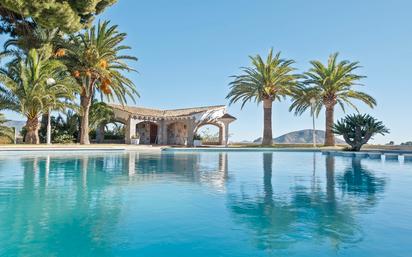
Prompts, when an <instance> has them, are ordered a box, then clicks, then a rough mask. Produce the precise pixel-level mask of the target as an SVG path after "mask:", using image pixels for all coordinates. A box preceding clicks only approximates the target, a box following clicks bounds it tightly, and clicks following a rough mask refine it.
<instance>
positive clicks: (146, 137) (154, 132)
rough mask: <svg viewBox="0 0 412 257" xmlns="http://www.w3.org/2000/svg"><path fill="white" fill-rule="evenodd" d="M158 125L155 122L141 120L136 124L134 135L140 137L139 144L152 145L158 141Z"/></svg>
mask: <svg viewBox="0 0 412 257" xmlns="http://www.w3.org/2000/svg"><path fill="white" fill-rule="evenodd" d="M158 130H159V126H158V125H157V124H156V123H155V122H151V121H143V122H140V123H137V124H136V136H138V137H139V138H140V144H143V145H153V144H157V143H158V138H157V136H158Z"/></svg>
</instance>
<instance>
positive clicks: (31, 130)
mask: <svg viewBox="0 0 412 257" xmlns="http://www.w3.org/2000/svg"><path fill="white" fill-rule="evenodd" d="M50 55H51V51H50V50H49V49H48V48H43V49H38V50H36V49H32V50H30V51H29V52H28V54H27V56H24V57H22V58H19V59H18V60H13V61H11V62H10V64H9V65H8V68H7V69H2V70H0V82H1V83H2V85H0V94H1V95H2V98H6V99H8V106H7V108H8V109H10V110H13V111H16V112H19V113H21V114H23V115H24V116H26V118H27V122H26V126H25V128H26V130H27V133H26V136H25V142H26V143H30V144H38V143H39V135H38V130H39V128H40V126H39V117H40V116H41V115H42V114H44V113H46V112H48V110H49V109H50V108H53V109H62V108H64V107H65V106H67V104H68V103H67V99H72V98H73V96H74V94H75V92H76V88H77V87H74V86H73V85H75V84H74V83H73V81H72V79H71V76H69V75H68V74H67V72H66V70H65V66H64V65H63V64H62V63H61V62H59V61H58V60H53V59H50ZM51 81H52V83H51Z"/></svg>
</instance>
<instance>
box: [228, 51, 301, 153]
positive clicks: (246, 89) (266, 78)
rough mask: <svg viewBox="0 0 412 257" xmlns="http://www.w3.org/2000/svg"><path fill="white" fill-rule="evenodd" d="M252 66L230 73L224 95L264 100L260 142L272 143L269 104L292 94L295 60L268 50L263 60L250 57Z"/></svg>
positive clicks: (295, 81) (235, 100)
mask: <svg viewBox="0 0 412 257" xmlns="http://www.w3.org/2000/svg"><path fill="white" fill-rule="evenodd" d="M250 59H251V60H252V67H244V68H242V72H243V74H242V75H237V76H233V77H234V81H232V82H231V83H230V87H231V88H230V92H229V94H228V95H227V96H226V98H227V99H229V100H230V101H229V103H230V104H232V103H235V102H238V101H240V102H242V108H243V107H244V105H245V104H246V103H247V102H250V101H254V102H256V103H260V102H263V114H264V118H263V119H264V120H263V141H262V145H272V143H273V137H272V104H273V102H274V101H276V100H278V101H280V100H282V99H284V98H285V97H286V96H288V95H291V94H292V91H293V88H294V87H296V86H297V84H298V83H297V79H298V78H299V76H298V75H296V74H293V72H294V71H295V68H293V66H292V65H293V64H294V61H293V60H288V59H282V58H280V52H279V53H277V54H276V55H273V49H271V50H270V52H269V55H268V56H267V58H266V61H265V60H263V59H262V57H260V56H259V55H256V56H254V57H250Z"/></svg>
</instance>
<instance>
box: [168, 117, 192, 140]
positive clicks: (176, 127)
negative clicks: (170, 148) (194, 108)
mask: <svg viewBox="0 0 412 257" xmlns="http://www.w3.org/2000/svg"><path fill="white" fill-rule="evenodd" d="M187 135H188V133H187V125H186V124H184V123H182V122H175V123H172V124H170V125H168V126H167V144H169V145H184V144H185V141H186V140H187Z"/></svg>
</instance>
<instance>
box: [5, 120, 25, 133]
mask: <svg viewBox="0 0 412 257" xmlns="http://www.w3.org/2000/svg"><path fill="white" fill-rule="evenodd" d="M5 125H6V126H7V127H11V128H17V130H18V131H21V130H22V128H23V127H24V126H25V125H26V122H25V121H22V120H9V121H8V122H6V123H5Z"/></svg>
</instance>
